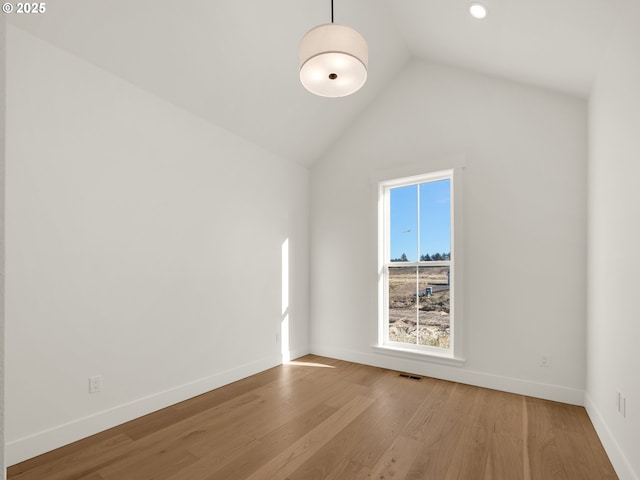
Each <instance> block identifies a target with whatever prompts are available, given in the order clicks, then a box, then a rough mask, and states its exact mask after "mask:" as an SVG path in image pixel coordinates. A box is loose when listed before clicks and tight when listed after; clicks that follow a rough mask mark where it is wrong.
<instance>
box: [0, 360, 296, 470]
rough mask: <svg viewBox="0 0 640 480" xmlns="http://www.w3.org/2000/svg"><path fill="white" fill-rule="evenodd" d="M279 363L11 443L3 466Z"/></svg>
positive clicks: (260, 363) (256, 365) (230, 373)
mask: <svg viewBox="0 0 640 480" xmlns="http://www.w3.org/2000/svg"><path fill="white" fill-rule="evenodd" d="M305 353H306V352H305ZM291 354H292V355H294V354H297V352H291ZM303 355H304V353H303ZM281 363H282V359H281V357H280V355H277V356H273V357H268V358H263V359H260V360H257V361H255V362H251V363H247V364H245V365H242V366H239V367H236V368H232V369H229V370H226V371H223V372H219V373H216V374H213V375H211V376H208V377H205V378H201V379H198V380H196V381H193V382H189V383H186V384H184V385H180V386H178V387H175V388H172V389H169V390H165V391H163V392H158V393H156V394H153V395H149V396H148V397H144V398H139V399H137V400H134V401H132V402H129V403H126V404H123V405H118V406H116V407H113V408H110V409H108V410H104V411H102V412H97V413H95V414H93V415H89V416H87V417H84V418H79V419H77V420H74V421H72V422H69V423H66V424H63V425H58V426H56V427H54V428H51V429H48V430H45V431H42V432H38V433H36V434H33V435H29V436H27V437H24V438H20V439H18V440H14V441H12V442H9V443H7V444H6V446H5V456H6V464H7V465H15V464H16V463H20V462H22V461H24V460H27V459H29V458H33V457H35V456H37V455H41V454H43V453H46V452H49V451H51V450H54V449H56V448H59V447H62V446H64V445H68V444H69V443H73V442H75V441H77V440H80V439H82V438H86V437H88V436H91V435H94V434H96V433H99V432H102V431H104V430H107V429H109V428H112V427H115V426H116V425H120V424H122V423H125V422H128V421H130V420H133V419H135V418H138V417H141V416H143V415H147V414H149V413H152V412H155V411H157V410H160V409H162V408H165V407H168V406H170V405H174V404H176V403H178V402H182V401H184V400H187V399H189V398H192V397H195V396H197V395H201V394H203V393H206V392H209V391H211V390H214V389H216V388H219V387H222V386H224V385H228V384H229V383H232V382H235V381H238V380H241V379H243V378H246V377H249V376H251V375H254V374H256V373H260V372H262V371H264V370H268V369H269V368H272V367H275V366H277V365H280V364H281Z"/></svg>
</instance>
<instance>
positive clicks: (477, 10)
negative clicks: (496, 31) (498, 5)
mask: <svg viewBox="0 0 640 480" xmlns="http://www.w3.org/2000/svg"><path fill="white" fill-rule="evenodd" d="M469 13H470V14H471V16H472V17H473V18H477V19H478V20H482V19H483V18H485V17H486V16H487V13H489V10H488V9H487V7H486V6H484V5H483V4H481V3H477V2H476V3H472V4H471V6H470V7H469Z"/></svg>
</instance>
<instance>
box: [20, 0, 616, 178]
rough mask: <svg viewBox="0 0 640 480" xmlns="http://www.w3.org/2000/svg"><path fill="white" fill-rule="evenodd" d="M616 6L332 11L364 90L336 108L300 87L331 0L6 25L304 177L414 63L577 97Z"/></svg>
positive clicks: (66, 15)
mask: <svg viewBox="0 0 640 480" xmlns="http://www.w3.org/2000/svg"><path fill="white" fill-rule="evenodd" d="M620 1H624V0H606V1H605V0H562V1H558V0H537V1H536V2H535V8H536V10H534V9H533V7H532V2H528V1H525V0H487V1H486V2H485V3H487V4H488V6H489V9H490V15H489V17H488V18H487V19H486V20H484V21H482V22H481V21H478V20H475V19H473V18H471V17H470V16H469V14H468V6H469V4H470V1H467V0H400V1H397V0H336V1H335V2H334V3H335V21H336V23H344V24H347V25H350V26H352V27H354V28H356V29H357V30H359V31H360V32H361V33H362V34H363V35H364V36H365V37H366V38H367V41H368V43H369V57H370V64H369V78H368V80H367V83H366V85H365V86H364V88H363V89H362V90H360V91H359V92H357V93H356V94H354V95H352V96H350V97H346V98H339V99H327V98H321V97H316V96H314V95H312V94H310V93H308V92H307V91H306V90H305V89H304V88H303V87H302V85H301V84H300V82H299V80H298V63H297V61H298V60H297V55H298V46H299V42H300V39H301V38H302V36H303V35H304V34H305V33H306V32H307V31H308V30H309V29H311V28H313V27H314V26H316V25H318V24H322V23H327V22H329V21H330V2H329V0H281V1H278V2H265V1H263V0H215V1H213V0H185V1H180V2H175V1H174V2H170V1H168V0H155V1H151V0H137V1H130V0H55V1H54V2H48V3H47V11H46V13H45V14H39V15H33V14H32V15H16V14H12V15H11V16H9V17H8V18H9V21H10V22H11V23H12V24H14V25H16V26H18V27H20V28H22V29H24V30H26V31H28V32H30V33H32V34H34V35H36V36H38V37H40V38H41V39H43V40H45V41H48V42H50V43H52V44H54V45H56V46H58V47H60V48H63V49H65V50H67V51H69V52H71V53H73V54H75V55H77V56H79V57H80V58H83V59H85V60H86V61H88V62H90V63H93V64H95V65H97V66H99V67H101V68H103V69H105V70H106V71H109V72H111V73H113V74H115V75H118V76H120V77H122V78H124V79H125V80H128V81H130V82H131V83H133V84H135V85H137V86H139V87H141V88H143V89H145V90H148V91H150V92H152V93H154V94H156V95H157V96H159V97H161V98H163V99H165V100H167V101H169V102H172V103H174V104H176V105H178V106H181V107H183V108H185V109H187V110H189V111H191V112H193V113H194V114H197V115H199V116H201V117H203V118H205V119H207V120H209V121H211V122H213V123H215V124H217V125H219V126H222V127H224V128H226V129H228V130H230V131H232V132H233V133H235V134H237V135H239V136H241V137H243V138H246V139H248V140H250V141H251V142H253V143H255V144H257V145H259V146H262V147H263V148H265V149H267V150H269V151H271V152H273V153H275V154H277V155H279V156H281V157H283V158H287V159H290V160H292V161H296V162H298V163H301V164H303V165H307V166H310V165H311V164H312V163H313V162H314V161H315V160H316V159H318V158H320V157H321V156H322V154H323V153H324V152H325V151H326V150H327V149H328V148H329V146H330V145H331V144H332V143H333V142H334V141H335V140H337V139H338V138H339V137H340V136H341V135H342V133H343V132H344V131H345V130H346V129H348V128H349V126H350V125H351V123H352V122H353V121H354V120H355V118H356V117H357V116H358V115H359V114H361V112H363V111H364V109H365V108H366V106H367V105H368V104H369V103H370V102H371V101H372V100H373V99H374V98H375V97H376V96H377V94H378V93H379V92H380V91H381V90H382V89H383V88H384V86H385V85H386V84H387V83H389V82H390V81H391V80H392V79H393V78H394V76H395V75H396V74H397V73H398V72H399V71H400V70H402V69H403V68H404V66H405V65H406V64H407V63H408V61H409V59H410V58H411V57H412V56H414V57H418V58H421V59H423V60H434V61H437V62H441V63H445V64H449V65H453V66H458V67H461V68H465V69H471V70H477V71H480V72H483V73H488V74H491V75H497V76H501V77H506V78H509V79H513V80H516V81H521V82H525V83H530V84H533V85H537V86H541V87H544V88H550V89H555V90H560V91H563V92H565V93H569V94H571V95H577V96H582V97H585V96H586V95H587V94H588V91H589V88H590V85H591V81H592V78H593V76H594V72H595V70H596V68H597V62H598V59H599V56H600V51H601V49H602V46H603V45H604V42H606V39H607V38H608V35H609V33H610V31H611V29H612V28H613V26H614V24H615V19H616V18H617V17H616V15H617V11H618V2H620Z"/></svg>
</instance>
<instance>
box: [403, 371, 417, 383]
mask: <svg viewBox="0 0 640 480" xmlns="http://www.w3.org/2000/svg"><path fill="white" fill-rule="evenodd" d="M399 376H400V377H402V378H408V379H409V380H415V381H416V382H419V381H420V380H422V377H419V376H417V375H409V374H408V373H401V374H400V375H399Z"/></svg>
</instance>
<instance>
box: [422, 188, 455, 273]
mask: <svg viewBox="0 0 640 480" xmlns="http://www.w3.org/2000/svg"><path fill="white" fill-rule="evenodd" d="M450 255H451V181H450V180H449V179H446V180H438V181H436V182H429V183H422V184H420V260H421V261H431V260H450Z"/></svg>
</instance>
